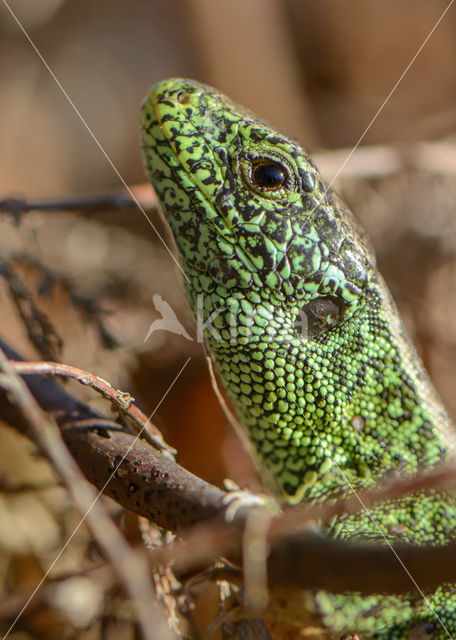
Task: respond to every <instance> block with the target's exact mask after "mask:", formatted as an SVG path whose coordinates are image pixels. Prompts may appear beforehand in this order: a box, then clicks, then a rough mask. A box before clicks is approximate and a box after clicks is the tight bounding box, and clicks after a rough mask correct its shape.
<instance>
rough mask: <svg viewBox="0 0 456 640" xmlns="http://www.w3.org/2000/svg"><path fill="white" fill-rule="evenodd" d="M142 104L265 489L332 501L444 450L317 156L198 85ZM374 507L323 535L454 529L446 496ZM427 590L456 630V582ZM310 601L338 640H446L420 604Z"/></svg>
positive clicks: (443, 428) (448, 442)
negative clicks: (347, 637)
mask: <svg viewBox="0 0 456 640" xmlns="http://www.w3.org/2000/svg"><path fill="white" fill-rule="evenodd" d="M141 114H142V118H141V122H142V136H143V150H144V158H145V164H146V166H147V169H148V172H149V175H150V178H151V181H152V183H153V185H154V188H155V190H156V192H157V194H158V197H159V200H160V203H161V205H162V208H163V211H164V214H165V217H166V220H167V222H168V224H169V226H170V228H171V231H172V234H173V237H174V241H175V244H176V247H177V252H178V256H179V260H180V265H181V267H182V270H183V272H184V274H185V276H186V278H185V286H186V293H187V297H188V300H189V303H190V306H191V308H192V310H193V312H194V313H195V315H196V316H197V322H198V323H200V324H201V326H203V327H204V328H205V331H204V339H205V344H206V347H207V349H208V352H209V354H210V357H211V360H212V362H213V364H214V368H215V370H216V372H217V374H218V378H219V380H220V382H221V385H222V387H223V388H224V390H225V392H226V394H227V396H228V398H229V400H230V402H231V404H232V405H233V407H234V410H235V413H236V416H237V419H238V421H239V422H240V424H241V425H242V428H243V429H244V430H245V433H246V434H247V437H248V440H249V442H250V444H251V448H252V449H253V452H254V455H255V457H256V459H257V461H258V464H259V466H260V468H261V470H262V471H263V476H264V478H265V480H266V482H267V484H269V486H270V487H271V488H272V490H273V491H274V492H276V493H277V494H279V496H280V499H281V500H283V501H285V502H289V503H297V502H301V501H303V500H310V501H321V500H326V499H335V498H336V497H339V496H342V495H346V494H347V493H349V492H351V491H353V490H357V489H361V488H364V487H369V486H373V485H375V484H377V483H378V482H379V481H380V480H381V479H382V478H385V476H387V475H388V474H391V473H398V472H399V473H401V474H414V473H417V472H420V471H425V470H430V469H432V468H433V467H435V466H436V465H438V464H439V463H441V462H442V461H444V460H447V459H448V457H449V456H450V454H451V452H452V449H453V447H454V440H455V434H456V431H455V427H454V425H453V423H452V422H451V420H450V418H449V417H448V415H447V413H446V411H445V409H444V408H443V405H442V403H441V401H440V400H439V398H438V396H437V394H436V392H435V390H434V388H433V386H432V384H431V382H430V381H429V379H428V377H427V374H426V373H425V371H424V368H423V366H422V364H421V362H420V360H419V358H418V356H417V354H416V352H415V351H414V348H413V346H412V345H411V343H410V340H409V338H408V337H407V335H406V333H405V330H404V328H403V325H402V322H401V320H400V317H399V315H398V312H397V310H396V307H395V305H394V302H393V301H392V299H391V295H390V293H389V291H388V289H387V287H386V285H385V283H384V281H383V279H382V277H381V275H380V274H379V273H378V271H377V269H376V265H375V256H374V253H373V251H372V249H371V247H370V245H369V243H368V240H367V238H366V237H365V234H364V232H363V231H362V230H361V229H360V227H359V226H358V224H357V223H356V221H355V219H354V217H353V216H352V214H351V213H350V211H349V210H348V209H347V208H346V207H345V205H344V204H343V203H342V202H341V201H340V200H339V198H338V197H337V196H336V194H335V193H334V192H332V190H328V189H327V188H326V187H325V185H324V183H323V180H322V178H321V177H320V174H319V173H318V170H317V169H316V167H315V165H314V164H313V163H312V160H311V159H310V157H309V156H308V155H307V153H306V152H305V151H304V150H303V149H302V148H301V147H300V146H299V144H298V143H297V142H296V141H295V140H293V139H291V138H289V137H288V136H286V135H284V134H282V133H280V132H278V131H276V130H275V129H273V128H272V127H270V126H269V125H268V124H266V123H264V122H262V121H261V120H259V119H258V118H257V117H256V116H255V115H254V114H252V113H250V112H249V111H247V110H245V109H243V108H242V107H240V106H238V105H236V104H234V103H233V102H232V101H230V100H229V99H228V98H227V97H225V96H223V95H222V94H220V93H219V92H217V91H216V90H215V89H212V88H210V87H207V86H205V85H201V84H199V83H196V82H193V81H189V80H180V79H173V80H168V81H164V82H162V83H159V84H158V85H156V86H155V87H153V88H152V90H151V92H150V93H149V95H148V97H147V98H146V99H145V101H144V103H143V106H142V112H141ZM371 515H372V517H373V518H374V520H375V523H374V522H373V520H372V518H371V517H370V516H369V515H368V514H367V513H365V512H361V513H358V514H352V515H347V516H343V517H340V518H338V519H336V520H335V521H334V522H332V523H330V525H328V528H327V532H328V534H329V535H332V536H336V537H341V538H347V539H349V538H350V539H353V538H362V539H368V540H375V541H381V542H384V541H385V539H388V540H390V541H392V542H393V541H394V542H397V541H399V540H400V541H404V542H414V543H416V544H444V543H445V542H448V541H449V540H451V539H454V537H455V535H454V534H455V529H456V504H455V501H454V499H453V498H452V497H451V496H449V495H444V494H439V493H437V492H435V491H434V492H433V491H427V492H426V491H422V492H417V493H415V494H414V495H410V496H405V497H404V498H402V499H401V500H398V501H395V502H391V503H383V504H379V505H374V507H373V508H372V509H371ZM427 597H428V599H429V601H430V604H431V606H432V607H433V608H434V609H435V610H436V611H437V613H438V616H439V617H440V620H441V621H442V622H443V624H444V625H445V626H446V627H447V628H448V630H450V632H451V630H452V631H456V588H455V587H454V586H453V585H447V586H442V587H441V588H440V589H439V590H437V591H436V592H435V593H433V594H427ZM372 598H373V599H372ZM315 603H316V604H315V606H316V608H317V609H318V611H319V613H320V615H321V617H322V619H323V620H324V622H325V624H327V626H328V627H329V628H330V629H331V631H332V632H333V633H336V634H337V633H346V632H362V633H363V634H364V635H363V638H370V637H372V638H374V637H375V638H383V639H385V640H386V639H388V640H389V639H391V640H393V639H394V640H405V639H407V640H409V639H410V638H413V635H410V633H411V630H413V629H418V631H422V629H423V628H425V631H424V633H425V634H428V635H427V636H426V637H428V638H433V639H435V640H437V639H440V638H446V637H447V635H446V632H445V630H444V629H443V628H442V627H441V626H440V624H439V622H438V621H437V619H436V617H435V615H434V613H433V612H432V611H431V610H430V608H429V607H428V606H427V604H426V603H425V602H424V601H423V600H422V598H417V597H413V598H412V596H410V598H403V597H394V596H388V597H380V596H374V597H370V598H363V597H361V596H359V595H357V594H336V595H334V594H326V593H323V592H321V593H319V594H316V597H315ZM374 610H375V612H374ZM423 625H424V627H423ZM417 633H418V632H417ZM416 637H418V636H416Z"/></svg>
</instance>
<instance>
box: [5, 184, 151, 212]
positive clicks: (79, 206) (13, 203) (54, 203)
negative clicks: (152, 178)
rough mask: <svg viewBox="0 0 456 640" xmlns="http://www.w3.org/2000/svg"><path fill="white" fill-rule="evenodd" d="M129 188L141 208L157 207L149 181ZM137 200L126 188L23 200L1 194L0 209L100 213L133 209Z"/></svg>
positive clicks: (147, 209) (8, 210)
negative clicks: (4, 196) (2, 196)
mask: <svg viewBox="0 0 456 640" xmlns="http://www.w3.org/2000/svg"><path fill="white" fill-rule="evenodd" d="M131 191H132V192H133V193H134V195H135V196H136V197H137V199H138V200H139V201H140V204H141V206H142V208H143V209H144V211H153V210H155V209H156V208H157V200H156V198H155V195H154V192H153V190H152V187H151V186H150V185H136V186H132V187H131ZM137 206H138V205H137V203H136V202H135V201H134V200H133V198H132V197H131V195H130V194H129V193H128V192H127V190H126V189H124V190H121V191H111V192H107V193H95V194H89V195H86V196H71V197H68V198H55V199H47V200H33V199H31V200H27V199H26V198H4V199H3V200H0V212H2V211H3V212H5V213H10V214H12V215H14V216H20V215H21V214H24V213H29V212H31V211H47V212H51V211H71V212H74V213H83V214H87V213H100V212H105V211H112V210H126V211H128V210H130V209H136V207H137Z"/></svg>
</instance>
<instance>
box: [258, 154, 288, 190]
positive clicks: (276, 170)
mask: <svg viewBox="0 0 456 640" xmlns="http://www.w3.org/2000/svg"><path fill="white" fill-rule="evenodd" d="M252 180H253V182H254V184H255V186H256V187H259V188H260V189H268V190H273V189H280V187H283V186H284V184H286V182H287V181H288V173H287V171H286V169H285V168H284V167H283V166H282V165H280V164H279V163H278V162H274V161H273V160H264V159H257V160H255V161H254V163H253V171H252Z"/></svg>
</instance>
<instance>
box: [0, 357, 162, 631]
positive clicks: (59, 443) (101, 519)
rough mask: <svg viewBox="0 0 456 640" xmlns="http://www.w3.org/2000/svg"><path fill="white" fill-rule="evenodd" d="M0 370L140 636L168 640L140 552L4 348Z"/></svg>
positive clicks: (0, 358) (0, 382) (1, 377)
mask: <svg viewBox="0 0 456 640" xmlns="http://www.w3.org/2000/svg"><path fill="white" fill-rule="evenodd" d="M0 371H1V373H0V384H1V386H2V387H3V388H4V389H6V390H7V391H8V393H9V394H10V396H11V397H12V399H13V402H14V404H15V405H16V406H17V407H18V409H19V411H20V412H21V413H22V415H23V417H24V419H25V421H26V423H27V425H28V427H29V429H30V430H31V431H32V432H33V434H34V436H35V440H36V441H37V442H38V443H39V446H40V449H41V451H42V452H43V453H44V454H45V455H46V457H47V458H48V459H49V460H50V461H51V462H52V465H53V466H54V468H55V470H56V471H57V473H58V474H59V476H60V477H61V479H62V481H63V482H64V483H65V485H66V487H67V489H68V491H69V492H70V494H71V497H72V499H73V501H74V503H75V505H77V507H78V509H79V510H80V512H81V513H82V514H83V518H82V520H81V524H82V522H83V521H84V520H87V524H88V526H89V528H90V530H91V532H92V534H93V536H94V538H95V540H96V542H97V544H98V545H99V547H100V549H102V551H103V554H104V555H105V557H106V558H107V559H108V561H109V562H110V564H111V565H112V566H113V568H114V569H115V571H116V573H117V575H118V576H119V578H120V579H121V581H122V584H123V585H124V586H125V589H126V591H127V593H128V595H129V596H130V597H131V599H132V601H133V604H134V606H135V607H136V610H137V613H138V621H139V624H140V627H141V629H142V633H143V635H144V638H149V639H150V640H153V639H154V638H156V637H157V635H156V631H157V629H159V633H158V636H159V637H160V638H161V637H163V638H166V639H169V640H171V639H172V638H173V637H174V634H172V633H171V632H170V631H169V629H168V626H167V624H166V620H165V618H164V616H163V613H162V612H161V611H160V609H159V608H158V605H157V603H156V600H155V594H154V591H153V588H152V583H151V580H150V577H149V574H148V571H147V565H146V563H145V562H144V558H143V557H142V554H140V553H139V552H137V551H134V550H133V549H132V548H131V547H130V546H129V545H128V544H127V542H126V541H125V539H124V537H123V536H122V534H121V533H120V531H119V529H118V528H117V527H116V525H115V524H114V522H113V521H112V520H111V518H110V516H109V514H108V513H107V511H106V509H105V507H104V505H103V503H102V502H100V501H99V500H98V498H99V494H97V493H96V492H95V491H94V489H93V488H92V487H91V486H90V485H89V484H88V482H87V480H86V479H85V478H84V476H83V475H82V474H81V471H80V470H79V468H78V466H77V464H76V463H75V461H74V459H73V457H72V456H71V455H70V453H69V451H68V449H67V447H66V446H65V444H64V442H63V440H62V437H61V434H60V430H59V427H58V426H57V424H56V422H55V421H54V420H53V419H52V418H51V417H50V416H48V415H47V414H46V413H44V412H43V411H42V410H41V409H40V408H39V406H38V405H37V403H36V401H35V399H34V398H33V396H32V394H31V393H30V391H29V389H28V388H27V386H26V384H25V383H24V381H23V380H22V379H21V378H20V377H19V376H18V375H17V374H16V373H15V372H14V370H13V369H12V368H11V367H10V365H9V361H8V359H7V357H6V356H5V354H4V352H3V351H2V350H0ZM76 530H77V529H76ZM76 530H75V531H76ZM73 535H74V534H73ZM69 540H71V537H70V539H69ZM58 557H59V556H57V559H58ZM54 562H55V561H54ZM43 581H44V578H43ZM39 586H40V585H38V587H37V589H38V588H39ZM16 620H17V618H16ZM16 620H15V621H14V622H13V625H14V624H15V622H16ZM13 625H12V626H13Z"/></svg>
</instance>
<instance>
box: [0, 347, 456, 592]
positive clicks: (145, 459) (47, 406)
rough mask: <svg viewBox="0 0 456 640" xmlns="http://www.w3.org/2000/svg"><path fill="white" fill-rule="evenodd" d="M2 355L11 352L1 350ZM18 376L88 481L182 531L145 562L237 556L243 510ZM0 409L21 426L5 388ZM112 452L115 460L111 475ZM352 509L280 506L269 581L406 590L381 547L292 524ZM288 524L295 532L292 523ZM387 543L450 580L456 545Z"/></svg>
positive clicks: (350, 505) (183, 567) (402, 485)
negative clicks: (228, 508) (229, 516)
mask: <svg viewBox="0 0 456 640" xmlns="http://www.w3.org/2000/svg"><path fill="white" fill-rule="evenodd" d="M6 349H8V348H7V347H6ZM8 355H9V357H10V358H15V359H17V358H18V356H17V354H15V353H14V352H13V351H12V350H11V349H8ZM27 385H28V387H29V389H30V390H31V392H32V393H33V395H34V396H35V398H36V399H37V400H38V402H39V404H40V405H41V407H42V408H43V409H44V410H46V411H47V412H49V413H50V414H51V415H54V416H55V418H56V420H57V421H58V423H59V425H60V426H61V428H62V429H63V431H62V435H63V438H64V440H65V442H66V444H67V446H68V447H69V449H70V451H71V452H72V454H73V455H74V456H75V458H76V460H77V461H78V463H79V465H80V466H81V468H82V470H83V472H84V474H85V475H86V477H87V478H88V479H89V480H90V481H91V482H92V483H93V484H95V486H97V487H99V488H101V487H103V486H104V485H105V483H106V481H107V480H108V479H109V478H111V479H110V481H109V483H108V484H107V485H106V488H105V493H106V494H107V495H109V496H111V497H113V498H114V499H115V500H117V502H119V503H120V504H122V505H123V506H124V507H126V508H127V509H130V510H132V511H134V512H135V513H138V514H140V515H142V516H144V517H146V518H149V519H150V520H152V521H154V522H156V523H157V524H158V525H159V526H162V527H164V528H167V529H170V530H173V531H176V530H180V531H181V532H182V535H183V536H184V540H185V542H179V541H178V542H175V543H174V544H172V545H169V546H168V547H164V548H162V549H158V550H156V551H153V552H151V555H150V561H151V562H152V563H153V564H155V563H165V564H166V563H167V562H169V561H171V560H172V562H173V566H174V567H175V568H176V569H177V570H179V571H181V572H188V571H194V570H195V569H200V568H201V566H204V565H205V564H206V565H207V564H210V562H211V561H212V560H213V558H214V557H217V556H218V555H225V556H227V557H229V558H231V559H232V560H234V561H240V560H241V556H242V537H243V529H244V524H245V517H246V510H245V509H244V510H240V511H239V513H238V518H237V519H236V521H235V522H234V523H227V522H226V521H225V520H224V517H223V516H224V513H225V503H224V498H225V496H226V493H225V492H224V491H222V490H220V489H218V488H216V487H214V486H212V485H210V484H208V483H206V482H204V481H203V480H201V479H200V478H197V477H196V476H194V475H192V474H191V473H189V472H188V471H186V470H185V469H183V468H182V467H180V466H179V465H177V464H176V463H175V462H174V461H173V460H170V459H168V458H166V457H164V456H163V455H161V454H160V453H159V452H158V451H157V450H156V449H155V448H154V447H152V446H151V445H149V444H148V443H147V442H146V441H144V440H136V441H135V442H134V446H133V447H132V446H131V445H132V443H133V441H134V440H135V438H134V436H133V435H131V434H129V433H126V432H125V431H122V429H121V427H120V426H119V425H117V424H116V423H112V421H108V420H106V419H105V418H104V417H103V416H101V415H100V414H98V413H96V412H94V411H93V410H92V409H90V407H88V406H87V405H85V404H83V403H81V402H80V401H78V400H76V399H75V398H73V397H72V396H71V395H70V394H69V393H68V392H66V391H65V390H63V389H61V388H60V387H59V386H58V385H56V384H55V383H54V382H53V381H52V380H47V379H45V378H44V377H42V376H39V375H30V376H27ZM0 416H1V417H3V418H4V419H6V420H7V421H8V422H10V424H12V425H13V426H15V427H16V428H18V429H19V430H21V431H22V432H24V431H25V432H26V433H27V425H26V424H24V423H23V421H22V422H21V419H20V413H19V412H18V410H17V407H15V406H14V405H12V404H11V403H9V402H8V401H7V399H6V397H5V398H4V399H3V401H2V402H0ZM28 433H29V435H30V436H31V437H34V436H33V433H32V434H30V432H28ZM122 458H124V459H123V461H122V464H121V465H120V467H119V469H118V470H117V472H116V473H115V474H114V475H113V476H112V471H113V470H114V469H115V468H116V466H117V464H118V461H119V460H120V459H122ZM111 476H112V477H111ZM455 477H456V469H455V468H454V467H446V468H443V469H438V470H435V471H434V472H432V473H430V474H428V475H426V476H423V477H415V478H409V479H400V480H399V479H398V480H394V481H393V480H390V482H389V483H388V485H386V486H385V487H380V488H379V489H375V490H370V491H366V492H363V493H362V494H361V497H362V499H363V501H365V502H366V503H367V504H374V503H375V502H378V501H379V500H386V499H393V498H397V497H400V496H401V495H405V494H406V493H410V492H413V491H417V490H422V489H429V488H439V489H442V488H443V487H444V488H450V487H452V486H454V480H455ZM357 509H359V503H355V502H354V501H353V499H352V498H348V499H346V500H343V501H339V502H337V503H335V504H333V505H330V504H329V505H328V504H323V505H315V506H308V505H303V506H300V507H298V508H295V509H291V508H287V509H285V514H284V515H283V516H282V518H278V519H273V520H272V521H271V526H270V530H269V533H268V542H269V544H270V547H271V553H270V557H269V560H268V575H269V582H270V585H272V588H275V586H277V588H279V587H280V588H281V587H286V586H287V585H288V588H290V589H304V588H325V589H328V590H333V591H335V592H337V591H346V590H354V591H361V592H364V593H376V592H379V591H382V592H385V593H399V592H402V593H403V592H409V591H412V590H413V589H412V585H411V584H410V582H409V580H408V578H407V576H406V574H405V573H404V571H403V569H402V567H401V566H400V565H399V564H398V562H397V560H396V559H395V558H394V556H393V555H392V553H391V550H390V549H389V548H388V547H386V546H382V545H377V544H362V545H361V544H353V543H349V542H345V541H338V540H331V539H328V538H326V537H324V536H322V535H319V534H318V533H310V534H309V533H306V534H303V533H302V526H303V524H304V523H305V522H309V521H313V522H315V520H317V519H320V518H323V519H328V518H330V517H332V516H333V515H340V514H341V513H344V512H346V511H347V510H348V511H353V510H357ZM192 525H195V526H194V527H192ZM297 526H300V527H301V531H296V527H297ZM189 527H191V528H190V529H189ZM184 529H187V530H186V531H183V530H184ZM394 549H395V550H396V551H397V552H398V554H399V556H400V558H401V559H402V560H403V562H404V563H405V564H406V566H407V567H408V569H409V571H410V572H411V573H412V574H413V576H414V577H415V579H416V580H417V582H419V584H420V585H421V586H422V588H423V589H432V588H435V586H437V585H439V584H443V583H444V582H456V565H455V563H454V562H453V558H454V554H455V553H456V544H450V545H446V546H445V547H418V546H415V545H394Z"/></svg>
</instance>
